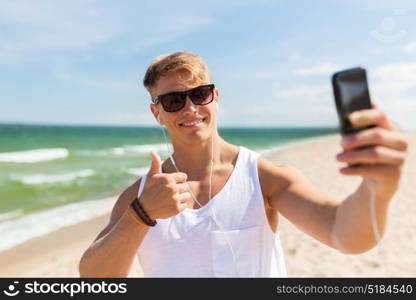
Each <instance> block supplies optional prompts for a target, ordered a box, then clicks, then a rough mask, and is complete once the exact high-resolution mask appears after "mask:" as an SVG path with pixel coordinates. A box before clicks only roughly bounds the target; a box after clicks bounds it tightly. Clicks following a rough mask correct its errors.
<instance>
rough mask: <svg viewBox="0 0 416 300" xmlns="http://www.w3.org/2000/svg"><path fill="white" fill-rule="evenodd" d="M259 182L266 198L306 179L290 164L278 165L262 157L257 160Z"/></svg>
mask: <svg viewBox="0 0 416 300" xmlns="http://www.w3.org/2000/svg"><path fill="white" fill-rule="evenodd" d="M257 169H258V173H259V180H260V184H261V186H262V189H263V191H264V194H265V196H267V197H271V196H274V195H276V194H279V192H281V191H283V190H285V189H286V188H287V187H289V186H290V185H292V184H293V183H296V182H298V181H303V180H304V179H305V177H304V175H303V174H302V172H301V171H299V170H298V169H297V168H295V167H294V166H292V165H289V164H277V163H274V162H272V161H271V160H269V159H267V158H265V157H262V156H260V157H259V158H258V160H257Z"/></svg>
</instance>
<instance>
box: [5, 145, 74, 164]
mask: <svg viewBox="0 0 416 300" xmlns="http://www.w3.org/2000/svg"><path fill="white" fill-rule="evenodd" d="M66 157H68V150H67V149H65V148H49V149H37V150H27V151H18V152H3V153H0V162H8V163H37V162H43V161H50V160H55V159H60V158H66Z"/></svg>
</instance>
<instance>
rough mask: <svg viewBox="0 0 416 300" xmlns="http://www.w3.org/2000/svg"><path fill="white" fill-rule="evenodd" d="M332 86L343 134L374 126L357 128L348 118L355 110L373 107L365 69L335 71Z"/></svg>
mask: <svg viewBox="0 0 416 300" xmlns="http://www.w3.org/2000/svg"><path fill="white" fill-rule="evenodd" d="M332 88H333V91H334V98H335V104H336V108H337V112H338V119H339V127H340V131H341V135H346V134H351V133H356V132H359V131H361V130H364V129H367V128H372V127H374V125H371V126H366V127H361V128H355V127H353V126H352V124H351V122H350V120H349V119H348V116H349V114H351V113H352V112H354V111H357V110H362V109H370V108H372V105H371V100H370V93H369V90H368V84H367V76H366V72H365V69H363V68H353V69H348V70H343V71H340V72H337V73H335V74H334V75H333V76H332ZM362 148H365V147H362ZM349 166H350V167H355V166H360V164H353V165H349Z"/></svg>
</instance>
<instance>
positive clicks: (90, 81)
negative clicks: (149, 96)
mask: <svg viewBox="0 0 416 300" xmlns="http://www.w3.org/2000/svg"><path fill="white" fill-rule="evenodd" d="M55 77H56V78H58V79H61V80H65V81H70V82H75V83H77V84H81V85H83V86H87V87H92V88H96V89H97V90H100V91H105V92H115V93H129V92H138V90H139V86H138V84H139V82H138V81H133V80H132V79H131V78H128V79H126V80H125V81H120V80H115V79H111V78H102V77H98V76H97V77H92V76H85V75H72V74H69V73H60V74H57V75H55Z"/></svg>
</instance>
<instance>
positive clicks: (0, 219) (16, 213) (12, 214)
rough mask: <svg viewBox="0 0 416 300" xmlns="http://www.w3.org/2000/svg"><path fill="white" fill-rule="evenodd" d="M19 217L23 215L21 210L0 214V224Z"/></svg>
mask: <svg viewBox="0 0 416 300" xmlns="http://www.w3.org/2000/svg"><path fill="white" fill-rule="evenodd" d="M21 215H23V210H21V209H17V210H13V211H9V212H7V213H3V214H0V222H3V221H7V220H10V219H14V218H16V217H19V216H21Z"/></svg>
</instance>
